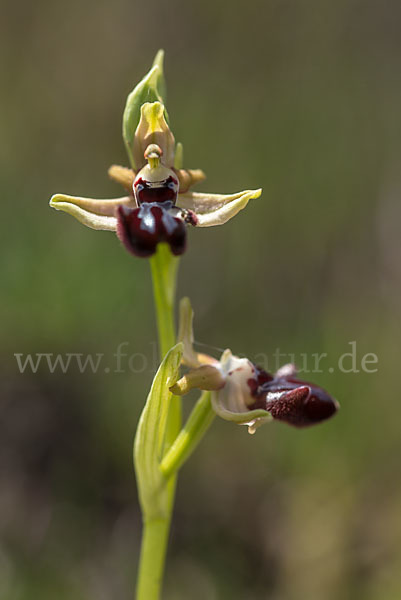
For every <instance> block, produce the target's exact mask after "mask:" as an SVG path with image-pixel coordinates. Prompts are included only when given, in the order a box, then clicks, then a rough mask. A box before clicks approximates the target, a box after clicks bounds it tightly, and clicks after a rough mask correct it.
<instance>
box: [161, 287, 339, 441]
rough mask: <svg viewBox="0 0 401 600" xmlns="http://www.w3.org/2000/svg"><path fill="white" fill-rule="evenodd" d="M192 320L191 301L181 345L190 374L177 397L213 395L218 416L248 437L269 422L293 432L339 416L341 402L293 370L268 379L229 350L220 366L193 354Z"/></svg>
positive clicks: (184, 306)
mask: <svg viewBox="0 0 401 600" xmlns="http://www.w3.org/2000/svg"><path fill="white" fill-rule="evenodd" d="M192 319H193V313H192V309H191V306H190V303H189V300H188V299H187V298H184V300H182V301H181V312H180V331H179V340H180V341H182V342H183V344H184V354H183V362H184V364H185V365H187V366H189V367H190V370H189V372H188V373H187V374H186V375H184V376H183V377H182V378H181V379H180V380H179V381H178V382H177V383H176V384H175V385H174V386H173V387H172V391H173V392H174V393H175V394H178V395H182V394H185V393H187V392H188V391H189V390H191V389H193V388H199V389H202V390H212V392H213V393H212V404H213V408H214V410H215V412H216V413H217V414H218V415H219V416H220V417H222V418H223V419H226V420H228V421H233V422H235V423H239V424H244V425H248V430H249V432H250V433H254V432H255V430H256V428H257V427H258V426H259V425H262V424H263V423H266V422H268V421H270V420H271V419H276V420H279V421H284V422H285V423H288V424H289V425H293V426H295V427H305V426H308V425H314V424H316V423H320V422H321V421H324V420H326V419H328V418H329V417H331V416H333V415H334V414H335V413H336V411H337V410H338V408H339V405H338V403H337V401H336V400H334V399H333V398H332V397H331V396H330V395H329V394H328V393H327V392H326V391H325V390H324V389H323V388H321V387H319V386H317V385H315V384H313V383H308V382H306V381H302V380H300V379H298V378H297V377H296V368H295V366H294V365H292V364H288V365H285V366H283V367H281V369H279V370H278V371H277V373H276V374H275V375H270V374H269V373H267V372H266V371H265V370H263V369H261V368H260V367H258V366H256V365H255V364H253V363H252V362H251V361H250V360H248V359H247V358H239V357H238V356H234V355H233V354H232V353H231V351H230V350H225V351H224V352H223V354H222V356H221V358H220V360H217V359H215V358H213V357H210V356H208V355H205V354H199V353H197V352H195V351H194V349H193V333H192Z"/></svg>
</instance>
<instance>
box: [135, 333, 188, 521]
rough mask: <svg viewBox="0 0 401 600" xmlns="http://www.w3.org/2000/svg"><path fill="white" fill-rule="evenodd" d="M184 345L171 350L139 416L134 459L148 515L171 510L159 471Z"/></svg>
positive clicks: (144, 506) (164, 513)
mask: <svg viewBox="0 0 401 600" xmlns="http://www.w3.org/2000/svg"><path fill="white" fill-rule="evenodd" d="M182 352H183V347H182V344H181V343H180V344H177V345H176V346H173V348H171V350H169V351H168V352H167V354H166V356H165V358H164V360H163V362H162V363H161V365H160V367H159V369H158V371H157V373H156V375H155V378H154V380H153V383H152V387H151V389H150V392H149V395H148V398H147V400H146V404H145V407H144V409H143V411H142V415H141V417H140V420H139V424H138V429H137V433H136V436H135V443H134V463H135V471H136V476H137V482H138V489H139V497H140V501H141V505H142V511H143V513H144V515H145V516H146V517H147V518H165V517H166V516H167V515H168V510H169V498H168V488H167V486H166V485H165V479H164V477H163V476H162V474H161V472H160V462H161V459H162V456H163V451H164V443H165V433H166V424H167V415H168V410H169V404H170V402H171V400H172V394H171V392H170V390H169V388H170V387H171V386H172V385H173V384H174V383H175V382H176V380H177V378H178V371H179V366H180V363H181V358H182Z"/></svg>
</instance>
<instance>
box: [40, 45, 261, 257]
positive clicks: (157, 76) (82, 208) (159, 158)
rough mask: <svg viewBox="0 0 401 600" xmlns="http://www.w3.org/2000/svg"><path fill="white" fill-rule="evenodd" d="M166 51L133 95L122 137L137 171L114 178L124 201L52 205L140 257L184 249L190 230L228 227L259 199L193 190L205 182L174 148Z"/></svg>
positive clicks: (114, 171) (57, 201)
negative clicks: (160, 249) (163, 246)
mask: <svg viewBox="0 0 401 600" xmlns="http://www.w3.org/2000/svg"><path fill="white" fill-rule="evenodd" d="M163 94H164V80H163V52H162V51H160V52H159V53H158V54H157V56H156V58H155V61H154V63H153V66H152V68H151V70H150V71H149V73H148V74H147V75H146V76H145V77H144V78H143V79H142V81H141V82H140V83H139V84H138V85H137V86H136V87H135V89H134V90H133V92H132V93H131V94H130V95H129V96H128V99H127V104H126V107H125V111H124V116H123V138H124V142H125V145H126V149H127V153H128V156H129V159H130V162H131V168H127V167H122V166H118V165H113V166H111V167H110V169H109V176H110V177H111V178H112V179H113V180H114V181H116V182H117V183H119V184H121V185H122V186H123V187H124V189H125V192H126V193H125V195H124V196H122V197H120V198H113V199H110V200H96V199H93V198H82V197H79V196H67V195H65V194H55V195H54V196H53V197H52V198H51V200H50V206H52V207H53V208H55V209H56V210H61V211H64V212H66V213H68V214H70V215H72V216H73V217H75V218H76V219H77V220H78V221H80V222H81V223H83V224H84V225H86V226H87V227H91V228H92V229H100V230H106V231H114V232H116V233H117V236H118V237H119V239H120V240H121V241H122V242H123V244H124V245H125V247H126V248H127V249H128V250H129V251H130V252H132V253H133V254H135V255H136V256H142V257H146V256H151V255H152V254H154V253H155V251H156V248H157V245H158V244H159V243H160V242H165V243H167V244H168V245H169V246H170V249H171V251H172V253H173V254H175V255H179V254H182V253H183V252H184V251H185V248H186V229H187V225H192V226H195V227H213V226H215V225H222V224H224V223H226V222H227V221H228V220H229V219H231V218H232V217H234V216H235V215H236V214H237V213H238V212H239V211H240V210H242V209H243V208H245V206H246V205H247V204H248V202H249V200H251V199H253V198H258V197H259V196H260V195H261V192H262V190H260V189H258V190H245V191H242V192H238V193H235V194H227V195H224V194H209V193H199V192H192V191H190V188H191V187H192V186H193V185H194V184H196V183H198V182H200V181H202V180H203V179H205V174H204V173H203V171H201V170H200V169H183V168H182V162H183V160H182V157H183V150H182V145H181V144H176V143H175V139H174V135H173V133H172V132H171V130H170V127H169V124H168V117H167V112H166V108H165V106H164V103H163Z"/></svg>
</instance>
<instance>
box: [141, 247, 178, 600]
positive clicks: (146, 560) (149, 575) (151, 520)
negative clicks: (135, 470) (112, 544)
mask: <svg viewBox="0 0 401 600" xmlns="http://www.w3.org/2000/svg"><path fill="white" fill-rule="evenodd" d="M150 265H151V272H152V281H153V292H154V298H155V306H156V317H157V325H158V332H159V346H160V354H161V358H163V357H164V356H165V355H166V353H167V352H168V351H169V350H170V348H172V347H173V346H174V344H175V325H174V301H175V289H176V275H177V267H178V259H177V258H175V257H174V256H173V255H172V254H171V252H170V249H169V247H168V246H167V245H165V244H159V245H158V247H157V251H156V253H155V254H154V255H153V256H152V258H151V259H150ZM180 428H181V398H179V397H177V396H172V398H171V401H170V403H169V408H168V413H167V418H166V430H165V442H164V445H163V448H162V449H161V458H162V457H163V455H164V453H165V452H166V451H167V450H168V449H169V448H170V446H171V445H172V443H173V441H174V440H175V438H176V437H177V435H178V433H179V431H180ZM175 488H176V477H171V478H170V479H169V481H168V482H167V494H166V485H164V486H162V487H161V488H160V489H159V491H155V492H154V495H155V496H156V495H158V496H159V497H158V498H153V499H152V505H154V504H157V505H158V506H159V507H160V511H159V514H155V513H154V512H153V511H152V508H151V506H149V507H148V506H146V505H142V513H143V533H142V543H141V554H140V560H139V568H138V578H137V590H136V598H137V600H158V599H159V598H160V592H161V584H162V579H163V572H164V563H165V558H166V549H167V543H168V537H169V531H170V523H171V515H172V510H173V506H174V496H175ZM149 504H150V502H149ZM148 511H149V513H150V514H149V513H148V514H147V512H148Z"/></svg>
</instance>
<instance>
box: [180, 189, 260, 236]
mask: <svg viewBox="0 0 401 600" xmlns="http://www.w3.org/2000/svg"><path fill="white" fill-rule="evenodd" d="M261 193H262V190H261V189H259V190H245V191H244V192H238V193H237V194H227V195H226V194H202V193H198V192H188V193H186V194H179V195H178V199H177V206H179V207H180V208H186V209H188V210H193V211H194V212H195V213H196V216H197V218H198V222H197V226H198V227H213V226H215V225H223V224H224V223H226V222H227V221H229V220H230V219H232V217H235V215H236V214H237V213H239V211H240V210H242V209H243V208H245V206H246V205H247V204H248V202H249V200H252V199H254V198H259V196H260V195H261Z"/></svg>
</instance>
